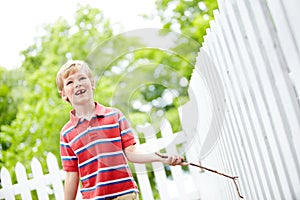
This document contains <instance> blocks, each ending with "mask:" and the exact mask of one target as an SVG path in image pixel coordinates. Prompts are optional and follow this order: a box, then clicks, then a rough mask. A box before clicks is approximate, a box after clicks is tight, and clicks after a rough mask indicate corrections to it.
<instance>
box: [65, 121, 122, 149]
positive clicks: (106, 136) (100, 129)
mask: <svg viewBox="0 0 300 200" xmlns="http://www.w3.org/2000/svg"><path fill="white" fill-rule="evenodd" d="M73 131H75V132H74V134H72V136H73V137H72V138H70V140H71V146H72V148H73V150H75V151H76V150H77V149H79V148H82V147H90V146H93V145H94V146H95V145H101V146H107V145H111V144H116V143H118V142H120V141H121V135H120V129H119V123H118V121H117V120H114V119H112V118H96V119H91V120H90V121H88V120H83V121H81V122H79V124H78V126H77V127H76V128H75V129H74V130H73Z"/></svg>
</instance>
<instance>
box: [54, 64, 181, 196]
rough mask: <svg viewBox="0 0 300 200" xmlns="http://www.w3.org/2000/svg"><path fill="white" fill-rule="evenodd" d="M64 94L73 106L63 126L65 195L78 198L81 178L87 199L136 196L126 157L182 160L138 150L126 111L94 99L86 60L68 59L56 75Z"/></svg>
mask: <svg viewBox="0 0 300 200" xmlns="http://www.w3.org/2000/svg"><path fill="white" fill-rule="evenodd" d="M56 84H57V87H58V91H59V94H60V96H61V97H62V99H64V100H65V101H67V102H69V103H70V104H71V105H72V107H73V110H72V111H71V112H70V120H69V122H67V123H66V124H65V126H64V127H63V128H62V131H61V135H60V151H61V159H62V165H63V169H64V170H65V171H66V178H65V192H64V196H65V200H69V199H70V200H74V199H75V198H76V194H77V188H78V184H79V180H80V181H81V184H82V189H81V193H82V196H83V199H116V198H118V199H137V198H138V196H137V192H138V189H137V185H136V183H135V181H134V179H133V177H132V175H131V172H130V169H129V167H128V163H127V160H128V161H130V162H135V163H146V162H163V163H164V164H169V165H181V164H183V158H182V157H179V156H177V155H175V156H164V157H160V156H159V155H158V154H155V153H145V152H142V151H140V150H139V149H138V148H137V147H136V146H135V144H136V142H135V139H134V136H133V133H132V131H131V128H130V126H129V123H128V121H127V120H126V118H125V117H124V115H123V114H122V113H121V112H120V111H119V110H117V109H115V108H109V107H105V106H103V105H100V104H99V103H98V102H95V101H94V97H93V90H94V89H95V82H94V79H93V75H92V73H91V70H90V68H89V67H88V65H87V64H86V63H85V62H83V61H68V62H67V63H66V64H64V65H63V66H62V68H61V69H60V70H59V72H58V73H57V76H56Z"/></svg>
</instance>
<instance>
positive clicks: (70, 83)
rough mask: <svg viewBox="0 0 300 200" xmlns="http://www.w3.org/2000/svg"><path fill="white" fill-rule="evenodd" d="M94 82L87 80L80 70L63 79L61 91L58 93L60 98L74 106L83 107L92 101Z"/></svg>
mask: <svg viewBox="0 0 300 200" xmlns="http://www.w3.org/2000/svg"><path fill="white" fill-rule="evenodd" d="M93 89H94V82H91V80H90V79H89V78H88V76H87V74H86V72H85V71H84V69H83V68H81V69H80V70H79V71H78V72H75V73H73V74H70V75H69V76H68V77H67V78H65V79H63V91H61V92H60V95H61V97H62V98H63V99H64V100H66V101H68V100H69V102H70V103H71V105H72V106H73V107H74V106H76V105H84V104H85V103H87V102H89V101H92V102H93V101H94V100H93Z"/></svg>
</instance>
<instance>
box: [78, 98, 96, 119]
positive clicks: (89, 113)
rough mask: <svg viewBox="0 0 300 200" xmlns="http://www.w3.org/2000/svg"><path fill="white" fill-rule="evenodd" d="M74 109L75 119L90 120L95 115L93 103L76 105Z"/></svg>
mask: <svg viewBox="0 0 300 200" xmlns="http://www.w3.org/2000/svg"><path fill="white" fill-rule="evenodd" d="M74 109H75V115H76V117H78V118H85V119H87V120H90V119H91V118H92V117H93V116H94V114H95V103H94V102H90V103H87V104H85V105H83V106H80V105H78V106H76V107H74Z"/></svg>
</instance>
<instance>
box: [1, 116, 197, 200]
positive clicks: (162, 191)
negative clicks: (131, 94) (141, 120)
mask: <svg viewBox="0 0 300 200" xmlns="http://www.w3.org/2000/svg"><path fill="white" fill-rule="evenodd" d="M138 129H139V130H138V131H139V132H141V133H144V135H145V138H146V143H144V144H140V145H141V147H142V148H144V149H146V150H149V151H159V150H161V149H165V150H166V153H172V154H178V152H177V149H176V145H178V144H182V143H184V141H185V135H184V133H183V132H179V133H175V134H173V132H172V128H171V126H170V123H169V122H168V121H167V120H163V121H162V125H161V133H162V137H161V138H156V135H157V134H156V132H155V130H154V129H153V127H152V126H150V125H147V126H140V127H139V128H138ZM137 141H138V140H137ZM174 145H175V146H174ZM47 165H48V170H49V173H48V174H43V170H42V167H41V164H40V162H39V161H38V160H37V159H36V158H33V160H32V161H31V171H32V178H28V175H27V174H26V170H25V168H24V166H23V165H22V164H21V163H17V165H16V168H15V173H16V177H17V182H18V183H16V184H12V181H11V176H10V174H9V172H8V170H7V169H6V168H5V167H3V168H2V169H1V173H0V178H1V185H2V188H1V189H0V199H8V200H14V199H18V198H16V196H20V197H21V199H26V200H27V199H32V195H31V191H36V193H37V197H38V199H46V200H47V199H63V180H64V177H65V173H64V172H63V171H62V170H61V169H60V168H59V166H58V163H57V160H56V157H55V156H54V155H53V154H52V153H49V154H48V155H47ZM152 169H153V173H154V175H155V182H156V188H157V190H158V191H159V199H165V200H170V199H186V198H188V199H199V191H198V190H197V188H196V187H195V185H196V184H195V183H194V182H193V179H192V177H191V175H190V174H189V173H188V172H185V171H184V170H183V169H182V168H181V167H180V166H174V167H170V170H171V174H172V178H170V177H167V175H166V171H165V168H164V165H163V164H162V163H152ZM148 171H149V170H147V168H146V165H145V164H134V169H133V173H136V175H137V181H138V184H139V189H140V192H141V196H142V199H144V200H153V199H156V198H154V196H153V192H152V189H151V184H150V182H149V177H148ZM77 199H81V194H80V192H78V194H77Z"/></svg>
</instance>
